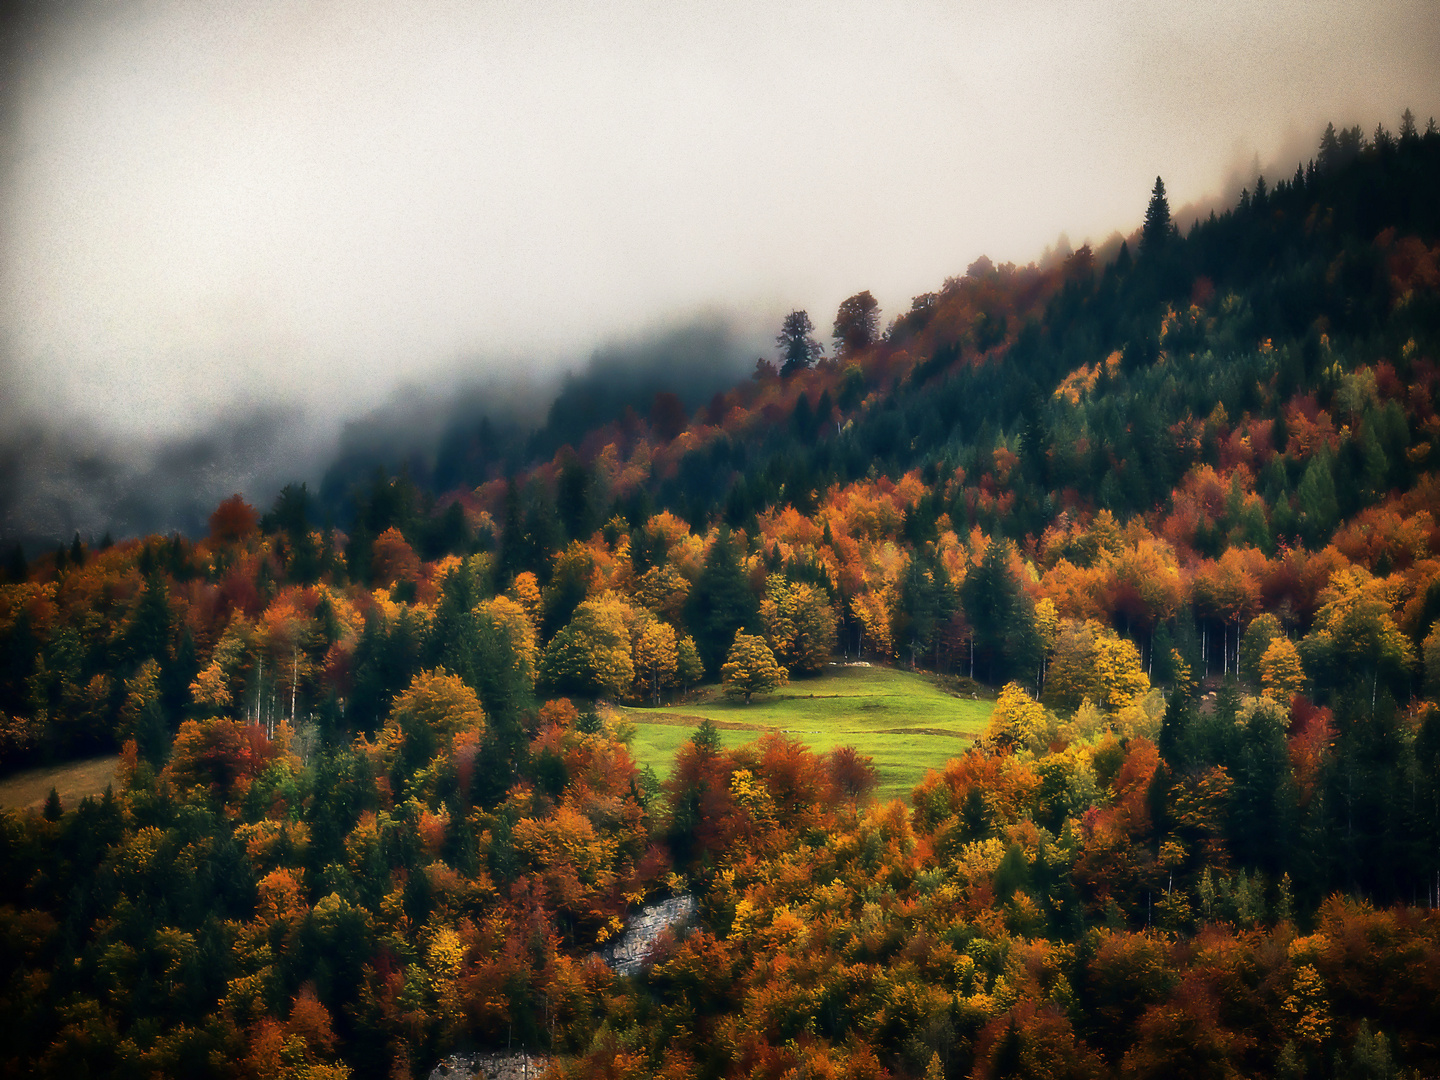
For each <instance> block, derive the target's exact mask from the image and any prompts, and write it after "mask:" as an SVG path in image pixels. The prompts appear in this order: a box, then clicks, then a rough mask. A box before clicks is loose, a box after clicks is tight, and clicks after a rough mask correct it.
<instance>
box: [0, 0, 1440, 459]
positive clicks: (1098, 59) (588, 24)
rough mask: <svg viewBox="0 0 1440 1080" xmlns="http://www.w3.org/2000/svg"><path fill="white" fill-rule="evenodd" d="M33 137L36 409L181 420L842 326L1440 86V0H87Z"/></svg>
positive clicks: (27, 114)
mask: <svg viewBox="0 0 1440 1080" xmlns="http://www.w3.org/2000/svg"><path fill="white" fill-rule="evenodd" d="M27 49H28V52H27V55H28V61H27V63H26V64H25V65H24V66H23V67H22V68H21V69H20V78H19V79H18V81H17V83H16V84H15V85H14V86H12V87H11V88H10V90H9V93H8V100H7V102H6V105H7V108H8V111H9V114H10V115H11V117H12V123H11V125H10V130H9V131H8V132H7V133H6V141H5V143H4V144H3V147H0V151H3V159H0V169H3V172H0V238H3V244H0V334H3V337H0V350H3V351H4V355H3V357H0V360H3V361H4V363H5V364H6V365H8V367H9V369H10V371H9V373H8V375H7V377H6V378H5V383H6V384H8V385H5V386H3V387H0V390H3V391H4V393H5V394H6V395H7V396H10V397H11V399H12V400H11V405H12V407H14V406H19V407H22V408H31V409H39V410H42V411H43V412H44V413H46V414H47V415H50V416H51V417H72V418H84V419H86V420H92V421H96V422H98V423H99V424H100V425H101V426H102V427H105V428H108V429H110V430H113V431H116V432H124V433H132V434H133V433H153V434H173V433H176V432H180V431H184V430H188V429H191V428H194V427H197V426H200V425H203V424H205V423H207V422H209V421H210V420H212V419H214V418H215V417H216V416H219V415H222V414H224V413H225V412H226V411H228V410H233V409H235V408H237V407H239V406H242V405H249V404H265V403H270V402H273V401H277V400H284V401H287V402H292V403H299V404H300V405H302V406H304V407H306V408H311V409H314V410H317V411H319V412H321V413H328V414H329V415H330V416H332V417H338V416H339V415H340V414H342V413H350V412H354V411H356V410H358V409H361V408H365V407H368V406H370V405H372V404H374V403H376V402H378V401H380V400H382V399H384V398H386V397H387V396H388V395H389V394H390V393H391V392H392V390H393V389H394V388H395V387H396V386H397V385H399V384H401V383H405V382H408V383H412V384H427V383H434V382H437V381H443V380H445V379H447V378H451V377H452V375H453V373H454V372H455V371H457V370H459V369H462V368H467V367H468V368H470V369H474V368H499V369H500V370H501V371H502V372H518V373H525V372H535V371H541V370H545V369H546V368H547V367H553V366H554V365H557V364H561V363H571V364H573V363H578V362H580V361H582V360H583V359H584V358H585V357H586V356H587V355H588V354H589V352H590V350H591V349H592V348H594V347H595V346H596V345H598V344H601V343H603V342H606V341H609V340H613V339H616V338H618V337H624V336H627V335H633V334H635V333H638V332H641V331H643V330H644V329H645V328H647V327H653V326H655V325H657V324H663V323H666V322H673V321H675V320H677V319H683V318H686V317H688V316H690V315H693V314H694V313H696V312H698V311H701V310H715V309H720V310H725V311H730V312H734V313H736V315H737V317H738V318H740V319H741V320H742V321H744V320H747V319H748V320H752V321H754V322H755V323H756V324H757V325H760V326H762V328H763V327H768V325H769V320H774V321H775V322H776V323H778V316H779V313H781V312H783V311H785V310H788V309H789V308H791V307H806V308H808V309H809V310H810V313H811V315H812V317H813V318H814V321H815V323H816V324H817V326H818V327H820V328H821V329H822V330H828V327H829V324H830V321H831V319H832V318H833V313H834V310H835V307H836V305H837V304H838V303H839V301H840V300H841V299H843V298H844V297H845V296H847V295H849V294H851V293H854V292H857V291H859V290H861V289H867V288H868V289H870V290H871V291H872V292H874V293H875V295H876V297H877V298H878V299H879V300H880V303H881V306H882V309H883V311H884V318H885V319H886V320H887V321H888V319H889V318H890V317H892V316H893V315H895V314H897V313H898V312H900V311H902V310H905V309H907V308H908V306H909V299H910V297H911V296H913V295H915V294H917V293H919V292H923V291H926V290H929V289H934V288H937V287H938V286H939V285H940V283H941V282H942V281H943V279H944V278H945V277H946V276H947V275H949V274H955V273H961V272H963V270H964V268H965V266H966V264H968V263H969V262H970V261H971V260H973V259H974V258H975V257H976V256H977V255H979V254H980V253H982V252H984V253H988V254H989V255H990V256H991V257H992V258H994V259H995V260H996V261H1002V260H1005V259H1012V260H1015V261H1017V262H1023V261H1027V260H1029V259H1031V258H1035V257H1037V256H1038V255H1039V254H1040V252H1041V250H1042V249H1043V248H1044V247H1045V245H1047V244H1049V243H1053V242H1054V241H1055V239H1056V237H1057V235H1058V234H1059V233H1060V232H1061V231H1062V230H1063V231H1065V232H1066V233H1067V234H1068V235H1069V237H1070V239H1071V240H1072V241H1073V242H1074V243H1075V244H1077V245H1078V244H1079V243H1080V242H1081V240H1082V239H1084V238H1086V237H1090V238H1093V239H1095V240H1097V241H1098V240H1101V239H1103V238H1104V237H1105V236H1106V235H1108V234H1109V233H1110V232H1111V231H1112V230H1113V229H1115V228H1120V229H1122V230H1127V231H1128V230H1129V229H1130V228H1132V227H1134V226H1135V225H1136V224H1137V223H1138V221H1139V219H1140V217H1141V215H1142V213H1143V210H1144V206H1145V202H1146V199H1147V197H1148V195H1149V191H1150V187H1151V184H1152V183H1153V182H1154V177H1155V175H1156V174H1157V173H1158V174H1161V175H1163V176H1164V178H1165V181H1166V185H1167V187H1168V188H1169V191H1170V199H1171V205H1172V206H1175V207H1178V206H1180V205H1182V204H1184V203H1186V202H1189V201H1192V200H1197V199H1200V198H1203V197H1204V196H1206V195H1207V194H1209V193H1212V192H1215V191H1217V190H1218V189H1219V188H1220V187H1221V186H1222V185H1223V183H1224V181H1225V179H1226V177H1227V176H1228V175H1229V174H1230V173H1231V172H1232V171H1233V170H1234V169H1236V168H1237V167H1243V166H1245V165H1247V164H1248V163H1249V162H1250V161H1251V160H1252V159H1253V158H1254V157H1255V156H1256V155H1257V154H1258V156H1259V157H1260V159H1261V160H1263V161H1267V162H1270V161H1281V162H1283V163H1284V165H1285V171H1286V172H1287V173H1288V172H1289V171H1291V170H1293V168H1294V163H1295V160H1296V158H1297V157H1298V156H1299V155H1300V154H1301V153H1304V154H1305V155H1306V156H1308V155H1309V153H1310V152H1311V145H1312V141H1313V138H1314V134H1315V132H1316V131H1318V130H1319V128H1320V127H1322V126H1323V125H1324V123H1325V122H1326V121H1327V120H1334V121H1335V122H1336V123H1337V124H1339V123H1346V124H1349V123H1361V124H1362V125H1364V127H1365V129H1366V131H1367V133H1368V132H1369V131H1370V130H1372V129H1373V127H1374V125H1375V123H1376V121H1377V120H1383V121H1384V122H1385V123H1386V125H1387V127H1389V128H1391V129H1392V130H1393V129H1394V128H1395V127H1396V126H1397V123H1398V116H1399V113H1400V111H1401V110H1402V109H1403V108H1405V107H1406V106H1407V105H1408V106H1409V107H1411V108H1412V109H1413V110H1414V111H1415V112H1416V114H1417V115H1418V116H1419V117H1420V118H1421V122H1422V123H1423V122H1424V118H1425V117H1427V116H1429V115H1430V114H1432V113H1435V114H1440V4H1437V3H1436V2H1435V0H1416V2H1400V0H1395V2H1387V3H1385V4H1368V3H1352V4H1326V3H1317V2H1315V0H1306V2H1289V0H1286V2H1271V3H1268V4H1263V5H1257V4H1252V3H1238V2H1237V3H1227V4H1186V5H1173V4H1154V3H1109V4H1096V3H1061V2H1059V0H1048V2H1036V3H1024V2H1014V3H996V4H977V3H963V2H950V3H889V4H885V3H857V2H853V0H831V2H826V3H796V4H781V3H776V2H773V0H771V2H764V3H747V2H743V0H742V2H734V0H731V2H725V3H720V2H710V3H690V2H681V0H669V2H656V3H638V2H612V3H569V4H562V3H548V2H544V0H534V2H525V3H519V2H514V3H486V2H465V3H454V4H445V3H433V4H422V3H415V4H393V3H374V4H371V3H367V2H365V0H351V2H346V3H324V2H315V3H304V2H300V0H286V2H270V0H247V2H246V3H241V4H236V3H233V2H226V3H200V2H194V0H192V2H187V3H179V2H169V0H136V2H134V3H131V2H125V3H105V4H99V3H97V4H94V5H82V6H80V7H78V8H76V9H74V10H73V11H72V13H71V14H70V15H69V16H67V17H66V18H64V19H63V20H61V19H58V18H57V19H53V20H52V21H51V22H50V23H48V24H46V25H45V26H44V27H43V28H42V33H41V34H39V36H38V37H36V38H35V39H34V40H33V41H30V42H28V43H27Z"/></svg>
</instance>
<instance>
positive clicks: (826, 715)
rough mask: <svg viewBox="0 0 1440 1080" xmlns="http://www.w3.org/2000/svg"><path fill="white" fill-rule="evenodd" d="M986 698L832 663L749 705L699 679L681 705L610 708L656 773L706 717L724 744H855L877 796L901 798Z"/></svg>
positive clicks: (984, 714) (968, 729)
mask: <svg viewBox="0 0 1440 1080" xmlns="http://www.w3.org/2000/svg"><path fill="white" fill-rule="evenodd" d="M993 704H994V703H993V702H991V701H988V700H984V699H979V700H976V699H973V698H970V697H961V696H956V695H954V694H951V693H949V692H947V691H945V690H943V689H941V688H940V687H939V686H937V685H936V684H935V682H934V681H933V680H932V679H930V678H928V677H926V676H923V675H919V674H916V673H914V672H909V671H898V670H895V669H892V668H883V667H838V666H837V667H831V668H826V669H825V672H824V673H823V674H821V675H818V676H815V677H813V678H808V679H802V680H796V681H794V682H792V683H790V685H788V686H785V687H782V688H781V689H780V690H777V691H776V692H775V693H773V694H768V695H764V696H759V697H756V698H755V699H754V701H752V702H751V703H750V704H749V705H744V704H741V703H739V702H736V701H731V700H729V699H727V698H725V697H724V696H723V695H722V694H721V693H720V689H719V688H718V687H704V688H702V689H701V690H700V691H698V692H697V693H696V694H695V695H694V696H693V698H692V699H691V700H688V701H684V702H681V703H679V704H675V705H668V706H662V707H660V708H658V709H648V708H629V707H625V708H619V709H617V710H616V713H617V714H618V716H619V717H621V718H623V719H624V720H625V721H627V722H629V723H632V724H634V725H635V737H634V740H633V741H632V742H631V750H632V752H633V753H634V754H635V757H636V760H638V761H639V763H640V764H641V765H642V766H644V765H649V766H650V767H651V768H653V769H654V770H655V772H656V773H657V774H658V775H659V776H660V777H661V778H664V777H665V776H666V775H668V773H669V772H670V768H671V764H672V762H673V761H674V756H675V751H676V749H677V748H678V747H679V746H680V744H681V743H683V742H685V740H687V739H689V738H690V735H691V733H692V732H693V731H694V729H695V727H696V726H697V725H698V724H699V723H700V722H701V721H702V720H706V719H708V720H712V721H714V722H715V726H716V727H717V728H719V730H720V741H721V743H722V744H723V745H724V746H726V747H727V748H728V747H733V746H739V745H741V744H742V743H747V742H752V741H753V740H755V739H757V738H759V737H760V736H761V735H762V734H764V733H765V732H767V731H779V732H783V733H784V734H786V735H787V736H789V737H790V738H792V739H798V740H799V741H800V742H803V743H804V744H805V745H806V746H808V747H809V748H810V749H811V750H814V751H815V752H817V753H824V752H825V751H827V750H830V749H832V748H834V747H836V746H845V745H849V746H853V747H855V749H856V750H857V751H859V752H860V753H861V754H865V755H867V756H869V757H870V758H871V759H873V761H874V764H875V768H876V771H877V772H878V773H879V775H880V790H879V793H878V794H879V797H880V798H881V799H882V800H886V799H892V798H901V799H907V800H908V797H909V795H910V791H911V789H912V788H914V786H915V785H916V784H918V783H919V782H920V781H921V780H922V779H924V777H925V773H926V772H927V771H928V770H930V769H938V768H940V767H941V766H943V765H944V764H945V762H946V761H947V760H949V759H950V758H952V757H954V756H956V755H957V754H960V753H963V752H964V750H965V748H966V747H968V746H969V745H970V741H971V739H972V738H974V737H975V736H976V735H978V734H979V733H980V732H981V731H982V730H983V729H984V727H985V722H986V721H987V720H988V719H989V718H990V710H991V708H992V707H993Z"/></svg>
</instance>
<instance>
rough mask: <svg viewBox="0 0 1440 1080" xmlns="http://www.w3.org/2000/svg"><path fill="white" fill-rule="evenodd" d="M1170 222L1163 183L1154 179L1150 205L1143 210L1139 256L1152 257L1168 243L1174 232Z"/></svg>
mask: <svg viewBox="0 0 1440 1080" xmlns="http://www.w3.org/2000/svg"><path fill="white" fill-rule="evenodd" d="M1174 228H1175V227H1174V225H1173V224H1171V221H1170V203H1169V201H1168V200H1167V199H1166V198H1165V181H1164V180H1162V179H1160V177H1158V176H1157V177H1155V187H1154V189H1153V190H1152V191H1151V192H1150V205H1149V206H1148V207H1147V208H1146V210H1145V225H1144V227H1143V228H1142V229H1141V230H1140V254H1141V256H1142V257H1144V256H1154V255H1157V254H1159V253H1160V251H1161V250H1162V249H1163V248H1164V247H1165V245H1166V244H1167V243H1168V242H1169V240H1170V236H1171V234H1172V233H1173V232H1174Z"/></svg>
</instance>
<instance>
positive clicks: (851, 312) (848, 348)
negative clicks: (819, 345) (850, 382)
mask: <svg viewBox="0 0 1440 1080" xmlns="http://www.w3.org/2000/svg"><path fill="white" fill-rule="evenodd" d="M879 321H880V305H879V304H878V303H877V302H876V300H875V297H873V296H871V295H870V291H869V290H868V289H867V290H866V291H865V292H862V293H856V294H855V295H854V296H852V297H850V298H849V299H848V300H844V301H841V304H840V309H839V310H838V311H837V312H836V313H835V335H834V336H835V353H836V355H837V356H851V355H853V354H855V353H857V352H859V351H860V350H861V349H864V348H867V347H868V346H870V345H872V344H874V342H875V336H876V327H877V326H878V324H879Z"/></svg>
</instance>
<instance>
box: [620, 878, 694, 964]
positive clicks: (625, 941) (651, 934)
mask: <svg viewBox="0 0 1440 1080" xmlns="http://www.w3.org/2000/svg"><path fill="white" fill-rule="evenodd" d="M694 915H695V897H693V896H691V895H690V894H689V893H685V894H683V895H681V896H672V897H671V898H670V899H668V900H662V901H660V902H659V903H658V904H649V905H647V906H645V907H643V908H641V909H640V911H639V912H638V913H636V914H635V915H632V916H630V918H629V920H628V921H627V922H626V923H625V933H624V934H623V935H622V936H621V937H620V938H618V939H617V940H616V941H615V942H614V943H613V944H611V945H609V946H608V947H606V948H605V949H602V950H601V952H600V954H599V955H600V958H601V959H602V960H604V961H605V963H607V964H609V965H610V966H611V967H612V968H614V969H615V973H616V974H617V975H635V974H637V973H638V972H639V971H640V969H641V968H643V967H644V966H645V958H646V957H647V956H649V955H650V949H651V947H652V946H654V944H655V940H656V939H657V938H658V937H659V936H660V935H661V934H662V933H664V932H665V931H666V930H668V929H669V928H670V927H672V926H683V925H684V924H685V923H687V922H689V921H690V919H691V918H692V917H693V916H694Z"/></svg>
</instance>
